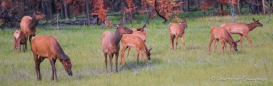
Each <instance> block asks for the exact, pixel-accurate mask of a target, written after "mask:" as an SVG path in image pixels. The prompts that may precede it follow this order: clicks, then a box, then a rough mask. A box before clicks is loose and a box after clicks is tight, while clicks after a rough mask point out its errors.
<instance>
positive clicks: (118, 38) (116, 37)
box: [112, 29, 122, 45]
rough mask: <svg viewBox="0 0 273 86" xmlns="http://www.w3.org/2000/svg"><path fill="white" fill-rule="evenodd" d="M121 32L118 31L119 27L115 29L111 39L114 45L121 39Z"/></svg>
mask: <svg viewBox="0 0 273 86" xmlns="http://www.w3.org/2000/svg"><path fill="white" fill-rule="evenodd" d="M121 37H122V34H121V33H120V32H119V29H117V30H116V32H115V34H114V37H113V39H112V40H113V41H114V43H115V45H118V44H119V42H120V40H121Z"/></svg>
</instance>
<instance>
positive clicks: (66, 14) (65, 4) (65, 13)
mask: <svg viewBox="0 0 273 86" xmlns="http://www.w3.org/2000/svg"><path fill="white" fill-rule="evenodd" d="M63 1H64V2H63V3H64V15H65V18H66V19H68V12H67V7H69V6H68V4H67V3H66V0H63Z"/></svg>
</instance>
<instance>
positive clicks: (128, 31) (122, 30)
mask: <svg viewBox="0 0 273 86" xmlns="http://www.w3.org/2000/svg"><path fill="white" fill-rule="evenodd" d="M115 27H117V29H118V30H119V32H120V34H132V33H133V31H132V30H131V29H129V28H127V27H124V26H123V25H122V24H120V25H116V26H115Z"/></svg>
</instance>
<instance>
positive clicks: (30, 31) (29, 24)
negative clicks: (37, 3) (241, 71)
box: [20, 12, 46, 42]
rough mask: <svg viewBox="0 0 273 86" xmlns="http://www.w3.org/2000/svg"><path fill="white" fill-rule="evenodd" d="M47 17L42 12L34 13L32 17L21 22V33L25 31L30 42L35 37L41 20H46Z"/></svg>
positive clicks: (26, 17)
mask: <svg viewBox="0 0 273 86" xmlns="http://www.w3.org/2000/svg"><path fill="white" fill-rule="evenodd" d="M45 17H46V16H45V15H44V14H42V13H40V12H34V13H33V15H32V16H24V17H23V18H22V20H21V22H20V28H21V31H23V32H24V33H25V35H26V37H27V38H29V42H30V41H31V38H32V37H33V36H35V32H36V28H35V27H36V26H37V24H38V22H39V20H40V19H43V18H45Z"/></svg>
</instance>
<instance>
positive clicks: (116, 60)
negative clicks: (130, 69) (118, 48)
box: [116, 53, 119, 73]
mask: <svg viewBox="0 0 273 86" xmlns="http://www.w3.org/2000/svg"><path fill="white" fill-rule="evenodd" d="M118 56H119V53H117V54H116V72H117V73H118Z"/></svg>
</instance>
